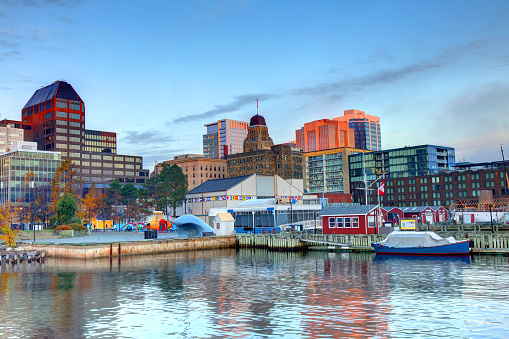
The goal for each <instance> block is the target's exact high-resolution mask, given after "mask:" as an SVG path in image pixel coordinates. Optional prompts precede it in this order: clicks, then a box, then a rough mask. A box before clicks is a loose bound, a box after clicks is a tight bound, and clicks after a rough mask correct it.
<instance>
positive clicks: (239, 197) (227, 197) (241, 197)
mask: <svg viewBox="0 0 509 339" xmlns="http://www.w3.org/2000/svg"><path fill="white" fill-rule="evenodd" d="M255 198H256V197H250V196H246V195H223V196H218V197H205V198H190V199H186V203H188V202H207V201H223V200H251V199H255ZM281 198H286V199H290V200H302V197H291V196H282V197H281Z"/></svg>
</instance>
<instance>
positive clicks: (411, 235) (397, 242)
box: [371, 231, 470, 256]
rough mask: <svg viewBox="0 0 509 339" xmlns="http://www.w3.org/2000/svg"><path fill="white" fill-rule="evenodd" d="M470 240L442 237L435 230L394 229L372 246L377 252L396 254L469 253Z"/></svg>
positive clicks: (443, 254)
mask: <svg viewBox="0 0 509 339" xmlns="http://www.w3.org/2000/svg"><path fill="white" fill-rule="evenodd" d="M469 245H470V241H469V240H468V239H467V240H461V241H457V240H456V239H454V237H448V238H442V237H441V236H439V235H438V234H436V233H434V232H417V231H393V232H391V233H389V235H388V236H387V238H385V239H384V240H383V241H380V242H377V243H371V246H372V247H373V249H374V250H375V252H376V253H377V254H395V255H437V256H440V255H442V256H448V255H468V254H469V252H470V246H469Z"/></svg>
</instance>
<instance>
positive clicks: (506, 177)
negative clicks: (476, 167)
mask: <svg viewBox="0 0 509 339" xmlns="http://www.w3.org/2000/svg"><path fill="white" fill-rule="evenodd" d="M500 152H502V163H503V164H504V172H505V185H506V186H507V188H508V189H509V177H508V176H507V168H506V167H505V159H504V150H503V149H502V145H500Z"/></svg>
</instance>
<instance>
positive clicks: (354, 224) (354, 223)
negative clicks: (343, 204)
mask: <svg viewBox="0 0 509 339" xmlns="http://www.w3.org/2000/svg"><path fill="white" fill-rule="evenodd" d="M352 227H353V228H359V218H358V217H354V218H352Z"/></svg>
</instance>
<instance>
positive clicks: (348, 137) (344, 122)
mask: <svg viewBox="0 0 509 339" xmlns="http://www.w3.org/2000/svg"><path fill="white" fill-rule="evenodd" d="M295 138H296V145H297V148H301V149H303V150H304V152H315V151H322V150H326V149H334V148H340V147H351V148H357V149H366V150H380V149H381V136H380V118H379V117H376V116H374V115H368V114H365V113H364V112H363V111H358V110H355V109H351V110H347V111H345V112H344V116H342V117H337V118H333V119H320V120H315V121H312V122H308V123H305V124H304V127H302V128H301V129H298V130H296V131H295Z"/></svg>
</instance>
